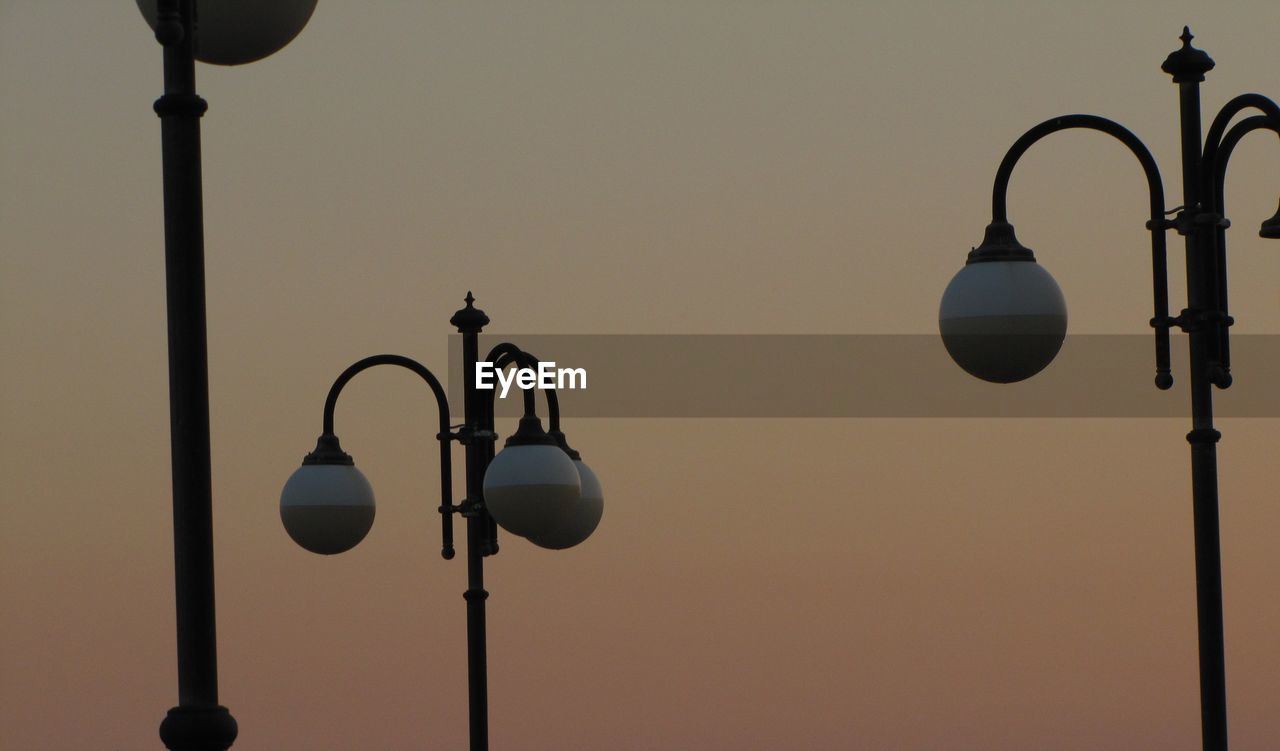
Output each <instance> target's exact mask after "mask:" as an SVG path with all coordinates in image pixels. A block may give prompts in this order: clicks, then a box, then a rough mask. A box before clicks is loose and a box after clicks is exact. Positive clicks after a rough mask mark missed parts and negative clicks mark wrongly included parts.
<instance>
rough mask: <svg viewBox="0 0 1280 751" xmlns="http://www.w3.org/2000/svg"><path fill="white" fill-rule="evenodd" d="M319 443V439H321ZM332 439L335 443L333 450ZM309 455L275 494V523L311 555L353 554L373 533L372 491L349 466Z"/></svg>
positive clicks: (326, 458)
mask: <svg viewBox="0 0 1280 751" xmlns="http://www.w3.org/2000/svg"><path fill="white" fill-rule="evenodd" d="M321 440H322V441H323V440H324V439H323V438H322V439H321ZM336 444H337V439H334V445H335V446H336ZM317 454H321V451H320V450H319V449H317V451H316V453H313V454H308V455H307V459H306V460H304V462H303V464H302V466H301V467H299V468H298V470H297V471H296V472H294V473H293V474H292V475H291V476H290V477H289V480H288V481H287V482H285V484H284V490H282V491H281V492H280V521H282V522H283V523H284V528H285V531H286V532H288V533H289V537H291V538H293V541H294V542H296V543H298V544H299V545H301V546H302V547H303V548H306V549H307V550H310V551H311V552H312V553H318V554H320V555H334V554H336V553H343V552H346V551H348V550H350V549H351V548H354V547H355V546H356V545H357V544H359V543H360V541H361V540H363V539H364V538H365V535H367V534H369V530H370V528H372V527H373V517H374V511H375V506H374V500H373V487H372V486H371V485H369V480H368V479H366V478H365V476H364V473H362V472H361V471H360V470H358V469H356V467H355V464H354V463H352V462H350V458H351V457H349V456H347V455H346V454H342V456H346V457H347V461H346V462H342V461H334V460H333V459H332V457H326V456H324V455H323V454H321V456H320V458H319V460H316V459H315V457H316V456H317Z"/></svg>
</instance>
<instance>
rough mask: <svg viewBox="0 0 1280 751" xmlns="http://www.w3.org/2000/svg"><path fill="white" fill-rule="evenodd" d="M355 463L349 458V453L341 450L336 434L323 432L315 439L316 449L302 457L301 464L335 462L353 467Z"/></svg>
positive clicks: (328, 463)
mask: <svg viewBox="0 0 1280 751" xmlns="http://www.w3.org/2000/svg"><path fill="white" fill-rule="evenodd" d="M355 463H356V462H355V460H354V459H352V458H351V454H348V453H347V452H345V451H343V450H342V446H341V444H339V443H338V436H336V435H333V434H332V433H325V434H323V435H321V436H320V437H319V438H318V439H316V450H315V451H312V452H311V453H310V454H307V455H306V456H304V457H303V458H302V464H303V466H309V465H314V464H320V465H326V464H327V465H335V464H336V465H340V466H346V467H353V466H355Z"/></svg>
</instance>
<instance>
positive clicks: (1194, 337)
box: [1161, 29, 1227, 751]
mask: <svg viewBox="0 0 1280 751" xmlns="http://www.w3.org/2000/svg"><path fill="white" fill-rule="evenodd" d="M1191 39H1192V36H1191V31H1190V29H1184V30H1183V34H1182V48H1181V49H1179V50H1177V51H1175V52H1174V53H1172V54H1171V55H1169V57H1168V59H1167V60H1165V62H1164V65H1163V66H1161V67H1162V69H1163V70H1164V71H1165V72H1166V73H1169V74H1170V75H1172V76H1173V80H1174V82H1175V83H1177V84H1178V100H1179V112H1180V115H1181V120H1182V124H1181V125H1182V194H1183V207H1184V208H1183V215H1182V221H1181V223H1180V228H1179V230H1180V231H1181V232H1182V233H1183V234H1184V235H1185V236H1186V248H1187V310H1186V312H1185V313H1184V314H1183V318H1184V321H1185V323H1186V326H1187V328H1188V334H1189V338H1190V349H1191V422H1192V425H1191V428H1192V429H1191V432H1190V433H1188V434H1187V441H1188V442H1189V443H1190V444H1191V492H1192V513H1193V518H1194V524H1195V555H1196V614H1197V621H1198V626H1199V637H1200V723H1201V736H1202V739H1203V744H1204V748H1205V751H1227V687H1226V657H1225V649H1224V644H1223V628H1222V553H1221V542H1220V533H1219V529H1218V453H1217V442H1218V439H1219V438H1220V437H1221V434H1220V433H1219V432H1218V431H1217V430H1215V429H1214V427H1213V391H1212V387H1213V383H1214V380H1215V376H1216V373H1215V370H1214V369H1215V366H1216V365H1217V363H1216V362H1215V359H1216V355H1217V352H1218V348H1217V346H1216V342H1217V341H1218V337H1219V336H1220V328H1221V323H1220V321H1219V320H1218V319H1219V318H1220V315H1219V314H1220V313H1221V311H1220V310H1219V305H1218V275H1219V273H1220V269H1219V268H1218V264H1217V261H1216V256H1215V252H1214V246H1213V239H1214V232H1215V229H1214V227H1215V224H1214V222H1213V218H1212V217H1209V216H1208V215H1206V214H1204V206H1203V201H1204V199H1205V198H1206V197H1205V196H1201V195H1200V189H1201V185H1202V182H1201V170H1202V169H1204V164H1203V159H1202V156H1203V152H1202V146H1201V133H1200V82H1201V81H1203V80H1204V74H1205V73H1207V72H1208V71H1209V70H1211V69H1212V68H1213V60H1211V59H1210V58H1209V56H1208V55H1206V54H1205V53H1204V52H1203V51H1201V50H1197V49H1195V48H1193V47H1192V46H1191Z"/></svg>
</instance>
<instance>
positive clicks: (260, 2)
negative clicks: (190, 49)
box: [137, 0, 316, 65]
mask: <svg viewBox="0 0 1280 751" xmlns="http://www.w3.org/2000/svg"><path fill="white" fill-rule="evenodd" d="M137 3H138V10H140V11H142V17H143V18H145V19H146V20H147V23H148V24H149V25H150V26H151V29H152V30H153V31H154V30H155V28H156V23H157V20H158V18H159V15H160V14H159V10H158V9H157V0H137ZM192 6H193V8H194V13H195V17H194V19H193V21H192V27H193V28H194V30H195V32H194V33H195V56H196V59H197V60H199V61H200V62H202V63H213V64H215V65H241V64H243V63H251V62H253V61H254V60H261V59H262V58H264V57H266V56H268V55H270V54H272V53H273V52H276V51H277V50H279V49H280V48H282V47H284V46H285V45H286V44H288V43H289V42H290V41H292V40H293V38H294V37H296V36H297V35H298V32H300V31H302V27H304V26H306V25H307V21H308V20H309V19H310V18H311V13H312V12H313V11H314V10H315V9H316V0H192Z"/></svg>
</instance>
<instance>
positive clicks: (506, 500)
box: [280, 413, 604, 555]
mask: <svg viewBox="0 0 1280 751" xmlns="http://www.w3.org/2000/svg"><path fill="white" fill-rule="evenodd" d="M375 508H376V507H375V503H374V495H373V487H372V486H371V485H370V484H369V480H368V479H367V478H366V477H365V476H364V473H363V472H361V471H360V470H359V469H357V468H356V466H355V462H354V460H353V459H352V458H351V455H350V454H348V453H346V452H345V451H343V450H342V448H341V446H340V445H339V442H338V438H337V436H335V435H333V434H330V433H326V434H324V435H321V436H320V438H319V440H318V441H317V443H316V450H315V451H313V452H311V453H310V454H307V456H306V457H305V458H304V459H303V460H302V466H301V467H299V468H298V470H297V471H295V472H294V473H293V475H292V476H291V477H289V480H288V481H287V482H286V483H285V485H284V490H283V491H282V492H281V494H280V518H281V521H283V522H284V527H285V530H286V531H287V532H288V533H289V536H290V537H291V538H293V541H294V542H296V543H298V545H300V546H302V547H303V548H305V549H307V550H309V551H311V552H313V553H318V554H321V555H333V554H335V553H342V552H345V551H347V550H350V549H351V548H353V547H355V546H356V545H358V544H359V543H360V541H361V540H363V539H364V537H365V535H367V534H368V533H369V530H370V529H371V528H372V527H373V518H374V513H375ZM484 508H485V509H486V510H487V511H488V513H489V515H490V516H492V517H493V520H494V521H496V522H497V523H498V524H499V525H500V526H501V527H502V528H503V529H505V530H506V531H508V532H510V533H511V534H514V535H519V536H520V537H524V538H526V539H528V540H529V541H530V542H532V543H533V544H535V545H537V546H539V547H543V548H549V549H551V550H563V549H565V548H570V547H573V546H574V545H577V544H578V543H580V542H582V541H584V540H586V539H587V538H588V537H589V536H590V535H591V533H592V532H594V531H595V529H596V527H597V526H598V525H599V523H600V518H601V516H602V515H603V512H604V491H603V489H602V487H601V485H600V480H599V478H598V477H596V473H595V472H593V471H592V470H591V467H589V466H587V464H586V463H585V462H583V461H582V456H581V455H580V454H579V453H578V452H577V451H575V450H574V449H572V448H570V447H569V445H568V443H567V442H566V441H565V438H564V434H563V433H561V432H560V431H559V430H552V431H551V432H550V433H548V432H546V431H544V430H543V429H542V423H541V421H540V420H539V419H538V418H537V416H536V415H533V414H529V413H526V414H525V416H524V417H522V418H521V419H520V426H519V428H518V429H517V430H516V432H515V433H514V434H513V435H512V436H511V437H510V438H508V439H507V441H506V444H505V446H504V447H503V449H502V451H499V452H498V454H497V455H496V456H494V457H493V460H492V461H491V462H490V463H489V466H488V467H487V468H486V469H485V473H484Z"/></svg>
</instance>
